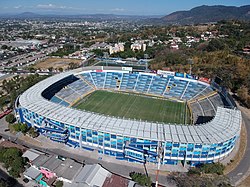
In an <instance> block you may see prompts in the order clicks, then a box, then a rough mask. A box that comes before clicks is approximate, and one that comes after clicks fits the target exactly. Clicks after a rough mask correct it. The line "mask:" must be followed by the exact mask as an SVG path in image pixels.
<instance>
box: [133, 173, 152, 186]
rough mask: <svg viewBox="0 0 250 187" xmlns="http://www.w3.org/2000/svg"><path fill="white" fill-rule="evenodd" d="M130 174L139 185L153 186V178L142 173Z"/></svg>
mask: <svg viewBox="0 0 250 187" xmlns="http://www.w3.org/2000/svg"><path fill="white" fill-rule="evenodd" d="M129 176H130V177H131V178H132V180H133V181H135V182H137V183H138V184H139V185H142V186H151V184H152V182H151V178H150V177H148V176H146V175H145V174H142V173H136V172H131V173H129Z"/></svg>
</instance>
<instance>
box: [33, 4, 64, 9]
mask: <svg viewBox="0 0 250 187" xmlns="http://www.w3.org/2000/svg"><path fill="white" fill-rule="evenodd" d="M36 8H39V9H66V8H67V7H66V6H63V5H54V4H38V5H36Z"/></svg>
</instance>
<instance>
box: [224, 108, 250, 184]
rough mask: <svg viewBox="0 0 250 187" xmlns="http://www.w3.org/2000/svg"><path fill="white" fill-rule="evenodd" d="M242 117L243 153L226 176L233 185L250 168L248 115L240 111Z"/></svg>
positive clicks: (249, 125)
mask: <svg viewBox="0 0 250 187" xmlns="http://www.w3.org/2000/svg"><path fill="white" fill-rule="evenodd" d="M242 119H243V121H244V122H245V125H246V129H247V142H248V143H247V147H246V152H245V155H244V156H243V158H242V160H241V161H240V163H239V165H238V166H237V167H236V168H235V169H234V170H233V171H231V172H230V173H229V174H228V175H227V176H228V177H229V178H230V180H231V182H232V184H233V185H235V186H237V185H239V183H240V182H242V181H241V179H242V178H243V177H244V176H246V175H247V174H248V170H249V169H250V116H248V115H247V114H246V113H244V112H243V111H242Z"/></svg>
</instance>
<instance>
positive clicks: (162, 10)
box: [0, 0, 249, 15]
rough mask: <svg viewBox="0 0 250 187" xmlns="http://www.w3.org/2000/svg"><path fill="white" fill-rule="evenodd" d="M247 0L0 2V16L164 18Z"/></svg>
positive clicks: (44, 0)
mask: <svg viewBox="0 0 250 187" xmlns="http://www.w3.org/2000/svg"><path fill="white" fill-rule="evenodd" d="M247 4H249V2H248V1H247V0H238V1H235V0H228V1H226V0H217V1H216V0H212V1H209V2H208V1H204V0H199V1H198V0H190V1H188V2H183V1H180V0H178V1H175V2H169V1H166V0H157V3H156V1H153V0H146V1H145V0H137V1H132V0H127V1H125V0H119V1H117V0H105V1H104V2H102V3H100V1H99V0H84V1H81V0H74V3H72V1H69V0H53V1H52V0H32V1H31V0H12V1H7V0H1V2H0V12H1V13H2V14H5V13H9V14H17V13H22V12H35V13H39V14H65V15H67V14H71V15H73V14H119V15H166V14H170V13H172V12H175V11H180V10H190V9H192V8H194V7H196V6H201V5H210V6H211V5H225V6H243V5H247Z"/></svg>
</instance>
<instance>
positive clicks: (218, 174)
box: [168, 163, 231, 187]
mask: <svg viewBox="0 0 250 187" xmlns="http://www.w3.org/2000/svg"><path fill="white" fill-rule="evenodd" d="M224 168H225V166H224V165H223V164H221V163H212V164H201V165H199V166H197V167H196V168H191V169H190V170H189V171H188V173H171V174H170V175H169V177H168V178H169V180H170V181H173V182H175V183H176V185H177V186H178V187H181V186H185V187H193V186H197V187H198V186H211V187H218V186H221V187H222V186H223V187H231V185H230V181H229V179H228V178H227V177H226V176H224V175H223V171H224Z"/></svg>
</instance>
